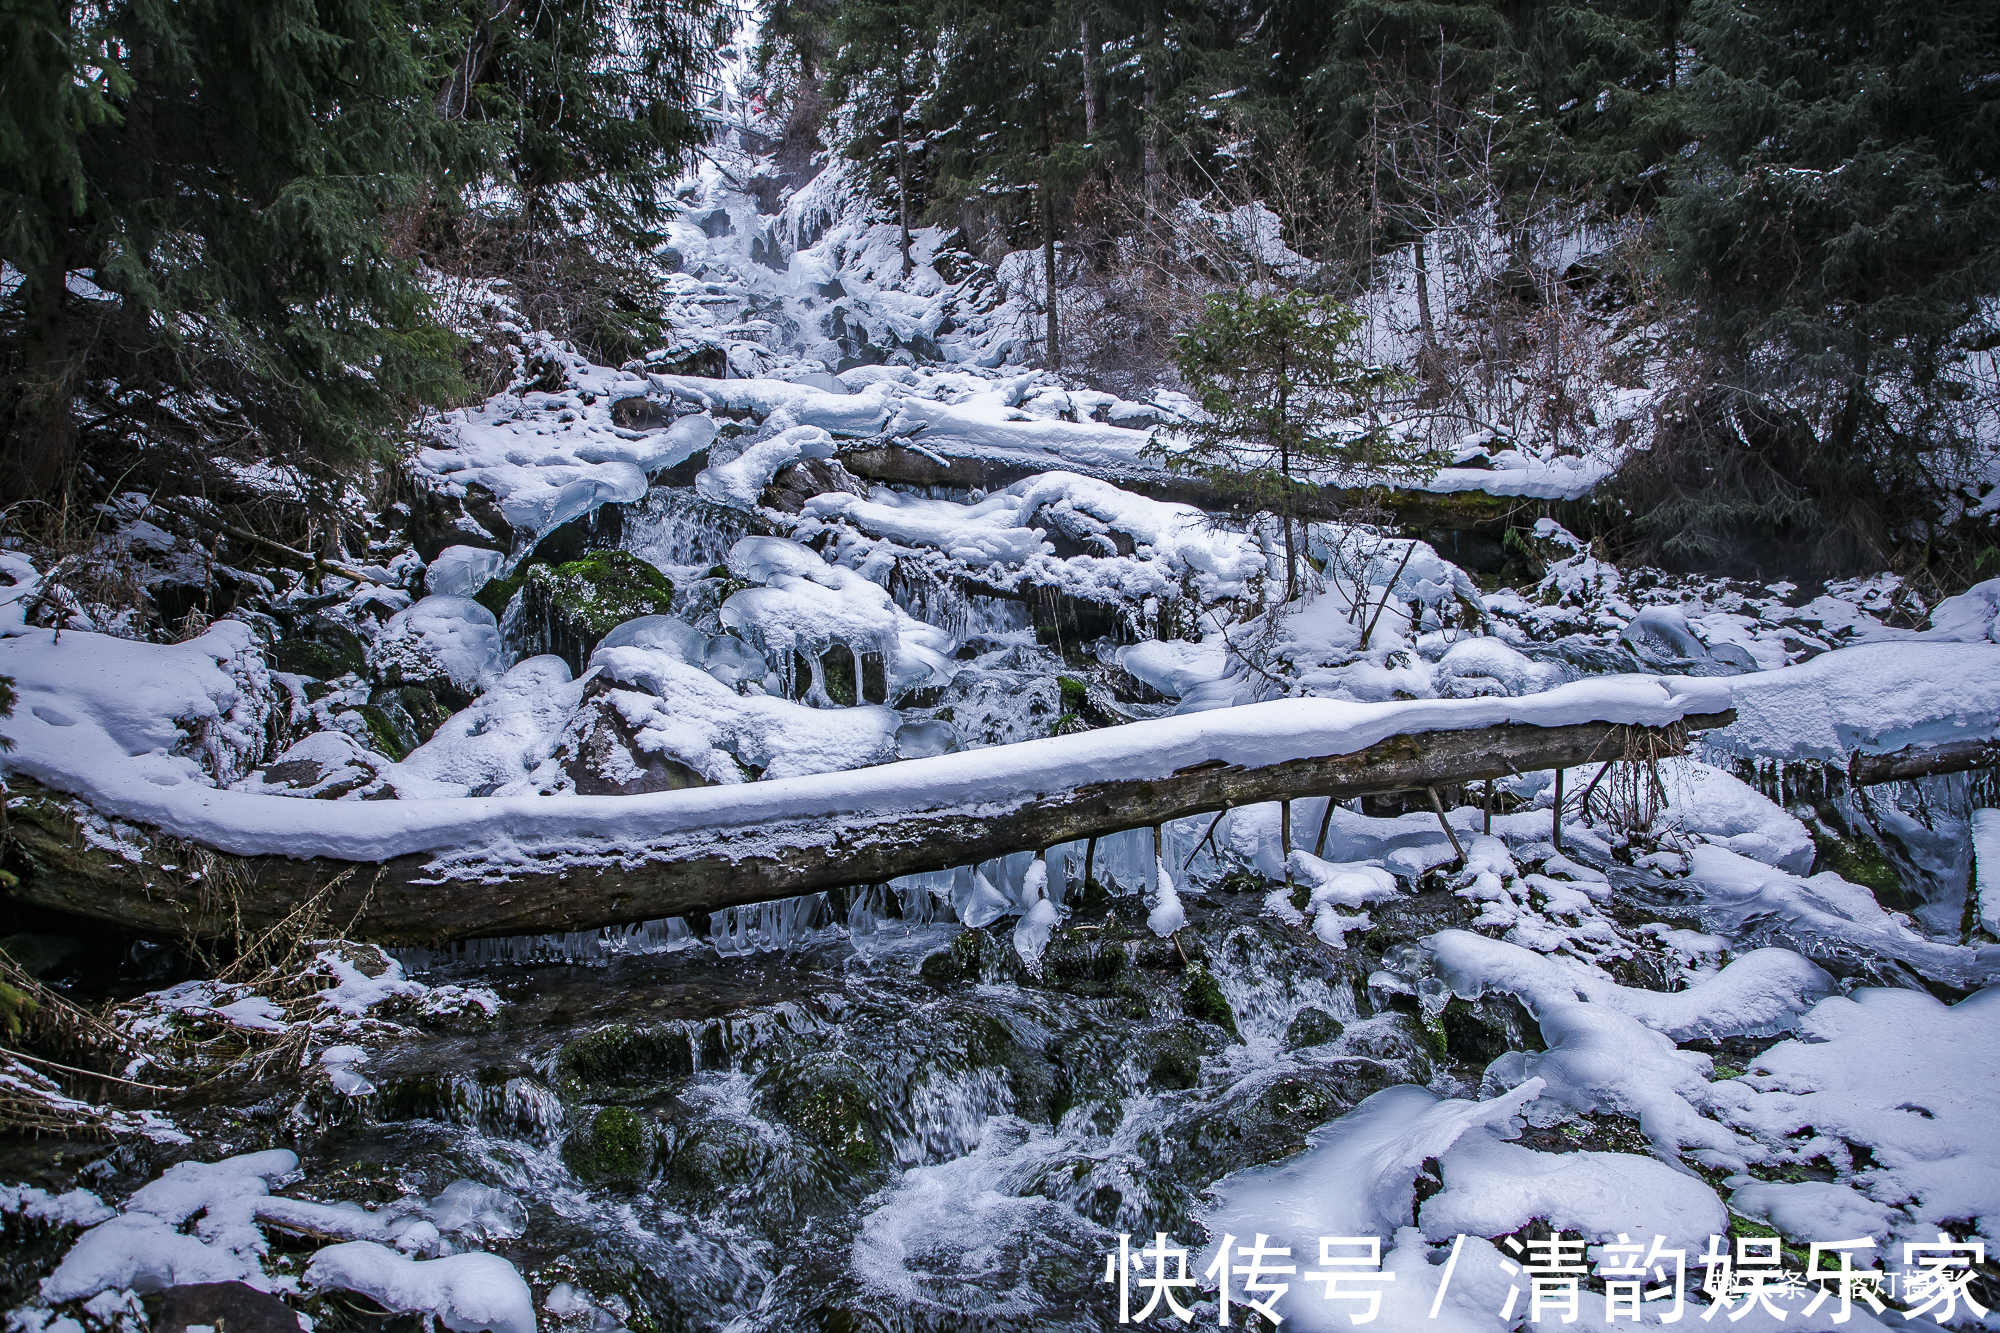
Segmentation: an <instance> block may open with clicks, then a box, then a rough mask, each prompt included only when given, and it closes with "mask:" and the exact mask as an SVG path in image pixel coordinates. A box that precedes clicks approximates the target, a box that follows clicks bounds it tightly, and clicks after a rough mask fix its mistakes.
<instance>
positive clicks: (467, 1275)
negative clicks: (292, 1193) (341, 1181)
mask: <svg viewBox="0 0 2000 1333" xmlns="http://www.w3.org/2000/svg"><path fill="white" fill-rule="evenodd" d="M304 1281H305V1282H306V1284H307V1285H309V1286H314V1287H322V1288H325V1287H331V1288H336V1289H339V1290H343V1291H355V1292H359V1293H361V1294H362V1295H364V1296H366V1297H368V1298H369V1299H370V1300H372V1301H374V1302H375V1303H376V1304H378V1305H380V1306H382V1307H383V1308H385V1309H389V1310H394V1311H397V1312H399V1313H420V1314H426V1315H434V1316H435V1317H436V1318H437V1320H438V1322H439V1323H441V1324H443V1325H444V1326H445V1327H446V1328H448V1329H452V1330H453V1331H454V1333H535V1303H534V1297H533V1295H532V1293H530V1292H529V1290H528V1284H527V1283H526V1282H523V1281H522V1280H521V1275H520V1273H518V1272H516V1271H515V1269H514V1265H512V1264H510V1263H508V1262H507V1261H506V1260H505V1259H502V1258H501V1257H500V1256H499V1255H497V1254H455V1255H451V1256H449V1257H447V1258H443V1259H411V1258H409V1257H408V1256H406V1255H401V1254H398V1253H396V1252H395V1251H394V1250H392V1249H389V1248H388V1247H387V1246H384V1245H379V1244H376V1243H375V1242H373V1241H365V1240H363V1241H349V1242H347V1243H345V1244H341V1245H329V1246H327V1247H326V1248H325V1249H323V1250H321V1251H319V1253H317V1254H315V1255H313V1257H312V1262H310V1263H308V1264H307V1265H306V1271H305V1275H304Z"/></svg>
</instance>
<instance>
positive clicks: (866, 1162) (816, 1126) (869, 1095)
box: [757, 1054, 883, 1168]
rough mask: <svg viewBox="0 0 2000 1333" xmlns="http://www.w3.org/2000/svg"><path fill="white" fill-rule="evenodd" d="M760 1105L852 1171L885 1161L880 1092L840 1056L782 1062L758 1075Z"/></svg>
mask: <svg viewBox="0 0 2000 1333" xmlns="http://www.w3.org/2000/svg"><path fill="white" fill-rule="evenodd" d="M757 1093H758V1098H759V1101H760V1102H761V1103H762V1104H763V1106H764V1107H765V1108H766V1109H767V1110H768V1111H769V1112H770V1113H771V1114H772V1115H773V1116H774V1117H775V1118H776V1119H779V1120H783V1121H784V1122H786V1123H787V1124H789V1125H791V1126H792V1128H793V1129H795V1130H797V1131H798V1133H799V1134H800V1136H801V1137H803V1138H804V1139H805V1140H806V1141H807V1142H809V1143H812V1144H814V1145H815V1146H817V1147H819V1148H821V1149H823V1150H824V1151H826V1152H827V1153H829V1154H831V1155H833V1156H834V1157H837V1158H839V1159H840V1160H841V1161H843V1162H845V1163H847V1164H848V1165H849V1166H854V1167H864V1168H867V1167H874V1166H876V1165H877V1164H879V1163H880V1162H881V1160H882V1155H883V1154H882V1123H881V1120H882V1094H881V1090H880V1089H878V1088H877V1087H876V1086H875V1083H874V1080H873V1079H872V1078H870V1077H869V1074H868V1071H867V1070H866V1069H865V1068H863V1067H862V1065H861V1064H860V1063H859V1062H858V1061H855V1060H852V1059H849V1058H848V1057H846V1056H841V1055H827V1054H816V1055H810V1056H805V1057H801V1058H799V1059H795V1060H783V1061H779V1062H777V1063H775V1064H773V1065H772V1066H770V1067H769V1068H768V1069H766V1070H765V1071H764V1072H763V1073H761V1074H760V1075H759V1076H758V1079H757Z"/></svg>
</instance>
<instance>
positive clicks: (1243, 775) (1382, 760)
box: [8, 713, 1735, 944]
mask: <svg viewBox="0 0 2000 1333" xmlns="http://www.w3.org/2000/svg"><path fill="white" fill-rule="evenodd" d="M1734 716H1735V715H1734V714H1733V713H1720V714H1699V715H1691V716H1689V717H1686V718H1684V719H1682V721H1681V723H1680V728H1682V729H1684V730H1685V731H1686V732H1692V731H1700V730H1704V729H1707V728H1711V727H1717V726H1726V725H1727V724H1728V723H1729V722H1730V721H1732V720H1734ZM1647 730H1649V729H1645V728H1628V727H1626V726H1623V725H1621V724H1617V723H1608V722H1586V723H1579V724H1575V725H1571V726H1562V727H1537V726H1530V725H1525V724H1509V725H1503V726H1495V727H1481V728H1469V729H1466V730H1460V731H1431V732H1418V733H1412V734H1407V735H1400V736H1391V737H1388V738H1387V739H1385V740H1382V741H1378V742H1377V743H1375V744H1374V745H1370V746H1368V747H1366V748H1365V749H1362V750H1358V751H1355V752H1353V753H1351V754H1341V755H1325V756H1318V757H1313V758H1306V759H1294V760H1288V761H1285V762H1283V763H1277V764H1270V765H1265V766H1262V767H1257V768H1243V767H1238V766H1234V765H1229V764H1226V763H1224V762H1223V761H1222V760H1220V759H1212V760H1209V761H1207V762H1204V763H1197V764H1194V765H1191V766H1189V767H1186V768H1183V769H1181V770H1179V771H1178V772H1176V773H1173V774H1171V775H1169V776H1167V777H1162V778H1124V779H1108V780H1104V781H1099V782H1090V783H1084V784H1082V785H1078V786H1070V787H1065V786H1061V785H1060V784H1058V783H1056V782H1054V781H1051V783H1050V785H1049V788H1048V790H1047V791H1046V792H1044V793H1040V794H1038V795H1037V796H1036V797H1035V798H1033V799H1029V800H1024V801H1021V802H1020V803H1018V804H1016V805H1014V806H1013V807H1012V808H1009V809H995V808H987V807H981V808H978V809H972V808H966V807H960V806H951V807H939V808H930V809H924V808H912V809H903V810H884V811H881V812H879V813H878V814H875V815H873V816H864V817H860V818H856V817H853V816H852V815H842V816H840V817H839V818H835V817H833V816H831V815H802V816H801V817H799V818H796V819H793V820H788V821H782V822H776V823H772V824H766V825H756V826H749V825H746V826H742V827H737V828H727V829H706V830H701V831H699V832H690V833H685V834H676V835H671V836H668V837H666V838H663V839H661V840H660V841H659V842H656V843H654V844H652V845H649V846H633V847H627V848H624V849H622V851H621V854H620V855H619V856H618V857H616V858H608V857H607V858H599V859H597V860H595V861H592V862H584V861H577V862H571V863H567V864H565V863H561V862H557V861H548V862H545V863H543V864H542V865H541V866H539V867H537V868H534V869H523V870H517V871H514V872H512V873H509V874H508V875H506V876H505V877H495V878H488V879H478V880H474V879H451V878H447V877H445V876H444V875H443V874H442V873H441V872H439V871H438V870H436V869H434V868H433V866H432V863H431V860H430V858H429V857H428V856H425V855H413V856H403V857H398V858H396V859H394V860H391V861H388V862H385V863H383V864H381V865H379V866H377V865H359V864H356V863H353V862H343V861H333V860H326V859H316V860H291V859H289V858H285V857H277V856H255V857H240V856H230V855H225V854H221V853H210V852H207V851H203V850H201V849H198V848H194V847H191V846H189V845H188V844H187V843H184V842H180V841H178V840H175V839H169V838H164V837H157V836H156V837H154V838H153V839H152V842H151V845H150V847H149V849H148V851H147V853H146V854H145V855H143V856H142V857H140V859H139V860H138V861H136V862H135V861H128V860H126V859H125V858H124V857H123V856H121V855H118V854H116V853H113V852H108V851H105V850H103V849H101V848H97V847H95V846H93V845H92V844H91V842H90V841H89V840H88V839H86V838H84V837H83V836H82V834H81V830H80V827H79V824H78V809H79V807H78V804H77V803H76V802H74V801H72V800H71V799H70V798H68V797H66V796H61V795H58V794H56V793H53V792H50V791H49V790H47V789H46V788H42V787H39V786H37V785H36V784H35V783H33V782H31V781H28V780H27V779H25V778H22V777H20V776H18V775H17V776H15V777H13V778H11V779H10V789H11V791H12V792H13V794H14V798H15V799H14V800H13V801H12V803H11V805H10V808H9V811H8V814H9V816H10V830H9V836H10V837H11V838H12V840H13V842H14V843H15V844H16V846H17V849H18V850H19V851H20V852H21V853H22V854H23V856H24V858H25V862H26V870H27V873H25V874H23V875H22V876H21V882H20V884H19V886H18V887H17V888H16V889H14V890H13V896H14V897H15V898H16V899H18V900H20V901H23V902H27V903H31V904H34V905H36V906H41V907H50V908H55V909H58V910H61V911H66V912H71V913H75V914H77V915H81V916H87V917H92V918H95V919H98V920H104V921H111V922H116V923H119V924H121V925H123V926H125V927H127V928H128V929H132V930H136V931H142V932H153V933H160V934H165V935H168V936H170V937H185V936H189V935H194V936H206V937H215V936H222V935H227V934H228V933H229V932H231V931H232V930H238V929H241V930H250V931H255V930H262V929H267V928H269V927H270V926H272V925H275V924H277V923H278V922H279V921H282V920H284V919H285V918H286V917H287V916H288V915H290V914H291V913H293V912H294V911H296V910H297V909H299V908H300V907H301V906H303V905H305V904H307V903H308V902H310V901H311V900H312V899H313V898H314V897H315V896H316V895H319V894H322V893H325V894H326V902H325V904H324V920H325V921H327V922H328V923H330V928H332V929H336V930H345V931H346V932H347V934H348V935H349V937H350V938H354V939H361V940H373V941H376V942H378V943H382V944H427V943H437V942H442V941H447V940H460V939H475V938H482V937H492V936H504V935H525V934H544V933H549V932H556V931H573V930H594V929H596V928H598V927H600V926H611V925H621V924H625V923H629V922H634V921H649V920H656V919H659V918H662V917H670V916H686V915H690V914H693V913H698V912H712V911H719V910H721V909H722V908H725V907H732V906H737V905H741V904H745V903H756V902H769V901H771V900H774V899H778V898H789V897H793V896H796V895H798V894H803V893H812V892H816V891H818V890H822V889H835V888H845V887H849V886H854V885H865V884H881V883H885V882H887V881H888V880H891V879H894V878H897V877H898V876H902V875H908V874H913V873H916V872H918V871H923V870H940V869H946V868H949V867H952V866H962V865H974V864H977V863H979V862H981V861H988V860H992V859H993V858H995V857H999V856H1004V855H1007V854H1009V853H1011V852H1016V851H1024V850H1034V849H1037V848H1046V847H1054V846H1058V845H1061V844H1064V843H1069V842H1077V841H1081V840H1083V839H1086V838H1093V837H1098V836H1102V835H1104V834H1109V833H1116V832H1121V831H1123V830H1126V829H1134V828H1145V827H1148V826H1150V825H1154V824H1160V823H1164V822H1167V821H1169V820H1174V819H1183V818H1186V817H1188V816H1191V815H1199V814H1205V813H1209V812H1212V811H1216V810H1222V809H1234V808H1236V807H1239V806H1243V805H1254V804H1258V803H1260V802H1265V801H1275V800H1286V799H1296V798H1300V797H1306V796H1325V797H1329V798H1331V799H1333V800H1336V801H1346V800H1351V799H1353V798H1354V797H1356V796H1361V795H1366V794H1369V793H1375V792H1390V791H1409V790H1420V789H1423V788H1426V787H1432V786H1463V785H1464V784H1466V783H1469V782H1474V781H1477V780H1479V779H1481V778H1497V777H1504V776H1506V775H1508V774H1510V773H1519V772H1529V771H1533V770H1536V769H1544V768H1557V767H1568V766H1575V765H1578V764H1585V763H1591V762H1596V761H1600V760H1602V759H1604V758H1605V757H1606V756H1607V755H1610V754H1614V753H1617V754H1622V753H1624V752H1625V751H1626V748H1627V747H1628V746H1629V744H1630V743H1631V740H1632V733H1633V732H1635V731H1647ZM1653 734H1655V735H1658V736H1660V737H1662V738H1663V739H1665V740H1668V741H1672V740H1673V739H1674V738H1675V737H1677V736H1680V735H1681V731H1678V730H1676V731H1667V732H1654V733H1653ZM274 799H276V798H274ZM170 866H171V867H173V869H171V870H170V869H169V868H168V867H170ZM197 870H198V871H199V872H200V873H199V875H198V876H196V875H195V872H196V871H197ZM343 876H345V878H342V877H343ZM336 881H337V882H336ZM329 888H330V889H331V891H330V892H328V890H329Z"/></svg>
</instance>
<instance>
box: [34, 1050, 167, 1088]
mask: <svg viewBox="0 0 2000 1333" xmlns="http://www.w3.org/2000/svg"><path fill="white" fill-rule="evenodd" d="M0 1055H4V1056H7V1057H9V1058H10V1059H14V1060H26V1061H27V1062H28V1063H29V1064H31V1065H42V1066H44V1067H46V1068H49V1069H60V1070H62V1072H63V1073H65V1074H81V1075H83V1076H84V1077H85V1078H101V1079H103V1080H104V1081H105V1082H106V1083H123V1084H124V1085H125V1086H126V1087H128V1088H146V1089H148V1090H150V1091H153V1092H186V1091H187V1089H186V1088H170V1087H168V1086H167V1085H166V1084H164V1083H140V1082H136V1081H135V1080H133V1079H129V1078H119V1077H118V1076H117V1075H116V1074H100V1073H98V1072H97V1071H96V1070H95V1069H78V1068H77V1067H76V1066H75V1065H59V1064H57V1063H56V1062H55V1061H53V1060H44V1059H42V1058H41V1057H40V1056H36V1055H23V1054H22V1053H21V1052H20V1051H12V1050H8V1049H7V1048H6V1047H4V1046H0Z"/></svg>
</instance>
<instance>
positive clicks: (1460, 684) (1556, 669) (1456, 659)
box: [1437, 635, 1572, 699]
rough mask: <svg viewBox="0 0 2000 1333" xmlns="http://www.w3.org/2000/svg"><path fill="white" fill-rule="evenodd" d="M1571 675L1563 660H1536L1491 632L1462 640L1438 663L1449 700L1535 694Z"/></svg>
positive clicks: (1439, 684) (1441, 690)
mask: <svg viewBox="0 0 2000 1333" xmlns="http://www.w3.org/2000/svg"><path fill="white" fill-rule="evenodd" d="M1571 678H1572V673H1570V672H1568V671H1566V670H1565V669H1564V668H1563V666H1562V665H1561V664H1560V663H1556V662H1537V661H1534V660H1533V659H1532V658H1530V657H1528V656H1527V655H1526V654H1524V653H1520V652H1517V651H1516V650H1514V649H1512V648H1510V647H1508V646H1507V645H1506V644H1505V643H1502V642H1501V641H1500V640H1499V639H1497V638H1494V637H1492V636H1491V635H1481V636H1479V637H1476V638H1469V639H1460V640H1458V641H1457V642H1456V643H1454V644H1452V645H1451V646H1450V647H1449V648H1447V649H1446V650H1445V654H1444V656H1443V657H1441V658H1439V659H1438V664H1437V690H1438V693H1439V694H1442V695H1443V696H1445V697H1446V698H1447V699H1470V698H1474V697H1477V696H1479V695H1482V694H1511V695H1520V694H1535V693H1537V692H1539V691H1541V690H1547V689H1553V688H1555V687H1556V686H1557V685H1560V684H1562V683H1563V681H1565V680H1568V679H1571Z"/></svg>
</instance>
